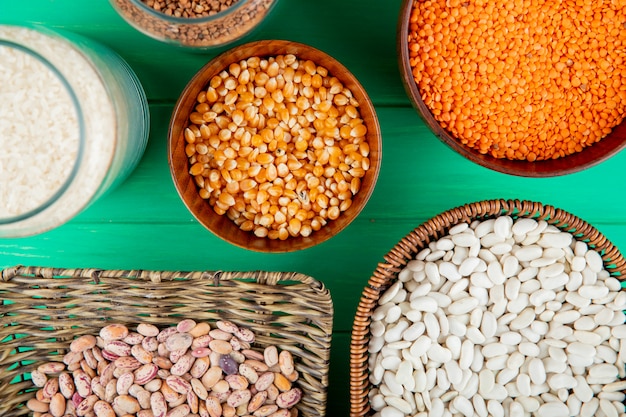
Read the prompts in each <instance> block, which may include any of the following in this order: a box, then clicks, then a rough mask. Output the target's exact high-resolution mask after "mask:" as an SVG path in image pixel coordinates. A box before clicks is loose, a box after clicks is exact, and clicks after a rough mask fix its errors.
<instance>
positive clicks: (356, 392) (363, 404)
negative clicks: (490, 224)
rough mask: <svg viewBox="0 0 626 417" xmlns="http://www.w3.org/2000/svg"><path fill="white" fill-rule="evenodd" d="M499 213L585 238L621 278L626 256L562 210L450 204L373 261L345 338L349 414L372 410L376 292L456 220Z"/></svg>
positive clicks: (520, 204) (525, 203)
mask: <svg viewBox="0 0 626 417" xmlns="http://www.w3.org/2000/svg"><path fill="white" fill-rule="evenodd" d="M499 216H511V217H513V218H532V219H535V220H537V221H539V220H544V221H546V222H548V224H550V225H553V226H555V227H558V228H559V229H560V230H562V231H564V232H568V233H571V234H572V236H573V237H574V239H576V240H579V241H584V242H585V243H586V244H587V245H588V246H589V248H590V250H595V251H596V252H598V253H599V254H600V256H601V257H602V261H603V263H604V268H605V269H607V270H608V271H609V273H610V274H611V276H613V277H616V278H618V279H621V280H623V279H624V277H626V259H624V256H623V255H622V253H620V251H619V249H618V248H617V247H616V246H614V245H613V243H611V242H610V241H609V240H608V239H607V238H606V237H605V236H604V235H603V234H602V233H601V232H600V231H599V230H598V229H596V228H595V227H594V226H592V225H591V224H590V223H587V222H586V221H585V220H583V219H581V218H580V217H577V216H575V215H573V214H571V213H569V212H567V211H565V210H562V209H559V208H556V207H554V206H551V205H547V204H543V203H540V202H534V201H529V200H505V199H495V200H482V201H477V202H473V203H467V204H464V205H462V206H458V207H455V208H451V209H449V210H447V211H444V212H442V213H440V214H438V215H436V216H435V217H432V218H431V219H429V220H427V221H425V222H424V223H422V224H420V225H419V226H418V227H416V228H415V229H413V230H412V231H410V232H409V233H408V234H407V235H406V236H405V237H404V238H402V239H401V240H400V241H399V242H398V243H397V244H396V245H395V246H394V247H393V248H392V249H391V250H390V251H389V252H388V253H387V254H386V255H385V256H384V257H383V259H384V261H381V262H379V263H378V265H377V267H376V269H375V271H374V272H373V274H372V275H371V277H370V278H369V280H368V282H367V285H366V286H365V287H364V289H363V291H362V295H361V298H360V301H359V304H358V307H357V310H356V313H355V318H354V322H353V326H352V332H351V339H350V417H364V416H369V415H371V413H370V411H371V407H370V405H369V392H370V388H371V383H370V381H369V363H368V359H369V353H368V343H369V325H370V323H371V315H372V312H373V310H374V308H375V307H376V306H377V303H378V300H379V298H380V296H381V295H382V294H383V293H384V291H385V290H386V289H387V288H389V286H390V285H391V284H393V282H395V280H396V279H397V275H398V273H399V272H400V271H401V269H402V268H403V267H404V266H405V265H406V264H407V263H408V262H409V261H410V260H411V259H413V258H414V257H415V255H416V254H417V253H418V252H419V251H420V250H421V249H423V248H424V247H427V246H428V244H429V243H430V242H431V241H433V240H437V239H439V238H441V237H442V236H444V235H445V234H447V232H448V230H449V229H450V228H451V227H452V226H455V225H457V224H459V223H468V224H469V223H471V222H472V221H474V220H486V219H490V218H495V217H499Z"/></svg>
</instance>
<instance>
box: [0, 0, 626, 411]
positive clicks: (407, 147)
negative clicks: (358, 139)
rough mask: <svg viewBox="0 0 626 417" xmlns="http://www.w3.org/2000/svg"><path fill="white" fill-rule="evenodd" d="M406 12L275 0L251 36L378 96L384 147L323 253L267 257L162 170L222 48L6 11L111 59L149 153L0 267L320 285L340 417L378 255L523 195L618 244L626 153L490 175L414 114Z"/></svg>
mask: <svg viewBox="0 0 626 417" xmlns="http://www.w3.org/2000/svg"><path fill="white" fill-rule="evenodd" d="M400 3H401V0H389V1H386V2H380V1H374V0H342V1H334V0H317V1H310V0H279V1H278V3H277V5H276V7H275V8H274V9H273V10H272V13H271V14H270V16H269V17H268V19H267V21H266V22H265V23H264V24H263V25H262V26H261V27H260V28H259V30H258V31H256V32H255V33H254V34H253V35H252V36H249V37H248V38H247V39H246V41H249V40H260V39H287V40H292V41H296V42H303V43H306V44H309V45H311V46H314V47H316V48H318V49H320V50H322V51H324V52H326V53H328V54H329V55H331V56H333V57H334V58H336V59H337V60H338V61H339V62H341V63H342V64H343V65H344V66H345V67H346V68H348V69H349V70H350V72H352V73H353V74H354V75H355V76H356V77H357V79H359V81H360V82H361V84H362V85H363V87H364V88H365V90H366V91H367V93H368V94H369V96H370V98H371V99H372V102H373V103H374V107H375V109H376V112H377V115H378V119H379V123H380V128H381V132H382V138H383V141H382V155H383V157H382V164H381V171H380V174H379V177H378V181H377V183H376V188H375V189H374V192H373V194H372V196H371V197H370V199H369V201H368V203H367V205H366V207H365V208H364V209H363V211H362V212H361V213H360V215H359V216H358V217H357V219H356V220H355V221H354V222H352V223H351V224H350V225H349V226H348V227H346V229H344V230H343V231H342V232H341V233H339V234H337V235H336V236H334V237H333V238H332V239H330V240H328V241H326V242H324V243H322V244H320V245H319V246H316V247H313V248H310V249H306V250H302V251H297V252H292V253H278V254H265V253H258V252H253V251H249V250H246V249H242V248H239V247H237V246H234V245H231V244H229V243H228V242H225V241H223V240H221V239H219V238H217V237H216V236H215V235H213V234H212V233H210V232H208V231H207V230H206V229H205V228H204V227H202V226H201V225H200V224H199V223H198V222H197V221H196V220H195V219H194V217H193V216H192V215H191V214H190V213H189V211H188V210H187V209H186V207H185V205H184V204H183V202H182V200H181V199H180V197H179V196H178V194H177V192H176V189H175V187H174V184H173V181H172V178H171V175H170V172H169V168H168V163H167V131H168V124H169V120H170V117H171V114H172V111H173V108H174V105H175V102H176V99H177V98H178V96H179V94H180V92H181V91H182V90H183V88H184V87H185V85H186V84H187V82H188V81H189V80H190V79H191V77H192V76H193V75H194V74H195V73H196V72H197V71H198V70H199V69H200V68H201V67H202V66H203V65H205V64H206V63H207V62H209V60H210V59H211V58H212V57H214V56H217V54H219V53H220V52H222V51H221V50H216V51H211V52H202V53H196V52H189V51H185V50H182V49H180V48H177V47H174V46H171V45H166V44H163V43H160V42H158V41H155V40H153V39H150V38H148V37H146V36H144V35H142V34H141V33H139V32H137V31H136V30H134V29H133V28H132V27H130V26H129V25H128V24H126V23H125V22H124V20H123V19H122V18H120V17H119V16H118V15H117V14H116V13H115V11H114V10H113V9H112V7H111V6H110V5H109V3H108V1H107V0H93V1H90V2H89V4H88V6H86V2H84V1H80V0H31V1H29V2H19V1H13V2H2V5H1V6H0V23H14V24H19V23H26V22H35V23H40V24H43V25H46V26H50V27H52V28H62V29H64V30H70V31H75V32H77V33H80V34H83V35H86V36H89V37H91V38H93V39H95V40H98V41H100V42H102V43H104V44H105V45H107V46H109V47H111V48H112V49H113V50H115V51H117V52H118V53H119V54H120V55H121V56H122V57H123V58H124V59H126V61H127V62H128V63H129V64H130V66H131V67H132V68H133V70H134V71H135V72H136V73H137V75H138V77H139V79H140V80H141V82H142V84H143V85H144V87H145V89H146V93H147V95H148V99H149V102H150V112H151V123H152V124H151V133H150V139H149V143H148V148H147V149H146V152H145V154H144V156H143V159H142V160H141V162H140V164H139V166H138V167H137V169H136V170H135V171H134V172H133V173H132V175H131V176H130V178H129V179H128V180H127V181H125V182H124V183H123V184H122V185H121V186H120V187H119V188H117V189H115V190H113V191H112V192H110V193H109V194H107V195H106V196H104V197H103V198H102V199H100V200H98V201H97V202H96V203H94V204H93V205H92V206H90V207H89V208H88V209H87V210H86V211H84V212H83V213H81V214H80V215H79V216H77V217H76V218H75V219H74V220H72V221H70V222H69V223H67V224H65V225H64V226H62V227H59V228H57V229H55V230H52V231H50V232H48V233H45V234H42V235H39V236H34V237H30V238H23V239H2V240H0V268H5V267H10V266H13V265H16V264H23V265H36V266H51V267H59V268H78V267H85V268H90V267H91V268H103V269H147V270H218V269H222V270H239V271H241V270H256V269H263V270H269V271H297V272H300V273H303V274H307V275H309V276H312V277H314V278H316V279H318V280H320V281H322V282H324V284H325V285H326V287H327V288H328V289H329V290H330V292H331V295H332V298H333V304H334V306H335V320H334V325H333V331H334V334H333V341H332V348H331V364H330V377H329V384H330V389H329V395H328V408H327V409H328V415H329V416H345V415H348V413H349V403H350V401H349V393H348V386H349V375H348V374H349V344H350V329H351V326H352V322H353V319H354V316H355V312H356V308H357V305H358V302H359V297H360V296H361V293H362V291H363V288H364V287H365V286H366V285H367V282H368V279H369V277H370V276H371V274H372V273H373V271H374V270H375V269H376V266H377V264H378V262H380V261H382V260H383V256H384V255H385V254H386V253H387V252H389V250H390V249H391V248H393V247H394V246H395V245H396V243H397V242H398V241H400V240H401V239H402V238H403V237H404V236H406V235H407V234H408V233H409V232H410V231H412V230H413V229H414V228H416V227H417V226H419V225H420V224H421V223H423V222H425V221H427V220H428V219H430V218H432V217H434V216H436V215H437V214H439V213H441V212H444V211H446V210H448V209H450V208H453V207H457V206H459V205H462V204H465V203H469V202H474V201H480V200H485V199H493V198H506V199H528V200H533V201H539V202H542V203H544V204H550V205H553V206H555V207H559V208H562V209H564V210H567V211H568V212H570V213H572V214H574V215H576V216H579V217H581V218H582V219H584V220H585V221H587V222H589V223H591V224H592V225H594V226H595V227H596V228H598V230H600V231H601V232H602V233H603V234H604V235H605V236H606V237H607V238H608V239H609V240H611V241H612V242H613V243H614V244H615V245H617V246H618V247H621V248H626V211H625V210H626V209H625V208H624V207H626V178H625V174H624V166H626V152H624V151H622V152H620V153H618V154H616V155H615V156H613V157H612V158H610V159H609V160H606V161H604V162H602V163H600V164H598V165H596V166H593V167H591V168H589V169H586V170H584V171H582V172H578V173H575V174H569V175H564V176H559V177H553V178H524V177H517V176H511V175H507V174H503V173H500V172H495V171H492V170H488V169H487V168H484V167H483V166H480V165H478V164H475V163H473V162H471V161H470V160H468V159H466V158H464V157H462V156H460V155H459V154H458V153H456V152H454V151H453V150H452V149H451V148H450V147H448V146H446V145H445V144H444V143H443V142H441V141H440V140H439V139H437V138H436V137H435V135H434V134H433V133H432V132H431V130H430V129H429V128H428V126H427V125H426V124H425V123H424V122H423V121H422V120H421V118H420V117H419V115H418V114H417V112H416V111H415V109H414V108H413V107H412V105H411V102H410V101H409V99H408V96H407V94H406V92H405V90H404V87H403V85H402V80H401V77H400V72H399V70H398V58H397V54H396V31H397V27H396V26H397V22H398V17H399V12H400ZM4 320H6V319H5V318H2V317H0V321H2V322H3V321H4Z"/></svg>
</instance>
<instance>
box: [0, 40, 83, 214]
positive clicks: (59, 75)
mask: <svg viewBox="0 0 626 417" xmlns="http://www.w3.org/2000/svg"><path fill="white" fill-rule="evenodd" d="M0 46H6V47H9V48H13V49H15V50H18V51H20V52H23V53H26V54H28V55H30V56H31V57H32V58H34V59H36V60H37V61H38V62H39V63H41V64H43V65H44V66H45V67H46V68H47V69H48V70H49V71H50V72H51V73H52V74H53V75H54V76H55V77H56V78H57V80H58V81H59V82H60V83H61V85H62V86H63V88H64V89H65V91H66V92H67V94H68V96H69V98H70V101H71V103H72V107H73V109H74V111H75V112H76V118H77V121H78V123H77V124H78V149H77V152H76V158H75V159H74V165H73V166H72V169H71V171H70V172H69V174H68V175H67V178H65V180H64V182H63V184H61V186H60V187H59V188H58V189H57V190H56V191H55V192H54V193H53V194H52V195H51V196H50V197H49V198H47V199H46V200H44V201H43V202H42V203H40V204H39V205H38V206H37V207H34V208H32V209H30V210H28V211H26V212H24V213H20V214H18V215H15V216H10V217H0V226H2V225H9V224H12V223H17V222H19V221H22V220H25V219H28V218H30V217H33V216H35V215H38V214H39V213H41V212H43V211H44V210H46V209H47V208H49V207H50V206H51V205H52V204H54V202H55V201H57V200H58V199H59V197H61V196H62V195H63V194H64V193H65V192H66V191H67V189H68V188H69V187H70V185H71V184H72V182H73V181H74V180H75V178H76V175H77V173H78V169H79V167H80V163H81V161H82V160H83V155H84V152H85V123H84V114H83V111H82V108H81V106H80V101H79V100H78V97H77V96H76V93H75V92H74V90H73V88H72V86H71V85H70V83H69V82H68V81H67V79H66V78H65V76H64V75H63V74H62V73H61V72H60V71H59V70H58V69H57V68H56V67H55V66H54V64H52V63H51V62H50V61H49V60H48V59H47V58H45V57H44V56H43V55H41V54H40V53H38V52H37V51H35V50H33V49H31V48H29V47H27V46H25V45H22V44H20V43H17V42H15V41H11V40H7V39H1V38H0Z"/></svg>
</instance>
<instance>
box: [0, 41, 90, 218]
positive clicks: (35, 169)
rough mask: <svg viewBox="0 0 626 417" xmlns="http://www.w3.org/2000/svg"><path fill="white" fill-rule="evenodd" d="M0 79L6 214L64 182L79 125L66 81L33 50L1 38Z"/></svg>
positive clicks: (30, 205)
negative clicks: (2, 40)
mask: <svg viewBox="0 0 626 417" xmlns="http://www.w3.org/2000/svg"><path fill="white" fill-rule="evenodd" d="M0 80H2V81H1V82H0V132H2V133H0V149H2V152H0V218H8V217H14V216H18V215H21V214H24V213H26V212H29V211H31V210H34V209H36V208H38V207H39V206H41V205H42V204H44V203H45V202H46V201H48V200H49V199H50V198H51V197H52V196H53V194H54V193H55V192H56V191H57V190H59V189H60V188H61V187H62V185H63V183H64V182H65V181H66V180H67V178H68V177H69V174H70V172H71V170H72V167H73V166H74V163H75V160H76V156H77V154H78V146H79V140H80V137H79V134H80V131H79V123H78V118H77V113H76V109H75V106H74V103H73V101H72V99H71V97H70V95H69V94H68V91H67V88H66V86H65V85H63V83H62V82H61V81H60V79H59V77H58V76H57V74H55V73H54V72H53V71H52V70H51V69H50V68H49V67H48V66H47V65H45V64H44V63H42V62H41V61H40V60H38V59H37V58H35V57H34V56H33V55H32V54H30V53H28V52H26V51H23V50H20V49H17V48H14V47H9V46H6V45H1V44H0Z"/></svg>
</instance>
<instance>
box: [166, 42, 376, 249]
mask: <svg viewBox="0 0 626 417" xmlns="http://www.w3.org/2000/svg"><path fill="white" fill-rule="evenodd" d="M258 48H267V49H269V50H271V52H269V53H261V54H255V53H254V52H255V50H257V49H258ZM281 54H282V55H284V54H294V55H296V56H298V57H302V59H308V58H307V57H309V56H311V55H314V56H318V57H320V56H321V57H323V59H324V60H327V61H328V62H324V63H323V64H321V63H320V62H316V64H318V65H323V66H324V67H325V68H327V69H328V70H329V73H330V74H332V75H333V76H335V77H337V78H339V79H340V81H341V82H342V83H343V84H344V85H345V84H346V80H348V81H349V84H350V90H351V91H352V93H353V95H354V96H355V97H356V98H357V100H358V101H359V109H361V111H362V109H364V108H365V109H366V111H367V114H368V116H369V117H364V116H363V113H361V117H362V118H363V120H364V122H365V123H367V126H368V133H367V136H366V138H367V141H368V143H369V144H370V156H369V157H370V162H371V164H370V167H369V169H368V170H367V172H366V174H365V177H363V179H362V183H364V182H365V178H366V177H367V181H368V184H369V186H368V187H361V189H360V190H359V191H358V192H357V194H356V195H355V196H354V199H353V204H352V205H351V206H350V208H348V209H347V210H346V211H345V212H342V213H341V215H340V217H339V219H341V218H342V217H343V218H344V219H347V220H345V221H343V222H338V221H337V220H329V221H328V223H327V224H326V225H325V226H324V227H322V229H320V230H319V231H315V232H313V233H312V234H311V235H310V236H308V237H303V236H297V237H292V236H290V237H289V238H287V239H286V240H284V241H281V240H278V239H269V238H259V237H256V236H255V235H254V234H253V233H252V232H243V231H241V230H240V229H239V228H238V227H236V225H234V223H233V222H232V220H230V219H228V218H227V217H226V216H220V215H218V214H216V213H214V212H213V209H212V207H210V206H209V209H210V210H211V212H212V214H211V216H213V214H215V216H219V217H220V218H222V219H225V220H226V221H227V222H228V223H231V224H232V225H233V226H234V227H235V228H237V230H239V232H236V233H237V234H238V235H239V236H240V238H239V239H235V238H233V237H231V236H226V235H224V234H223V233H220V232H219V231H218V230H215V229H219V227H217V226H218V225H214V226H213V227H211V226H210V225H208V224H206V222H205V221H204V220H203V219H202V218H201V217H200V216H199V214H198V213H197V209H198V206H199V205H208V202H206V201H204V200H202V201H198V200H201V199H200V198H199V197H198V198H196V199H195V200H196V201H190V199H188V198H186V195H185V193H186V192H187V191H188V188H189V186H190V184H189V183H190V182H191V183H193V184H191V185H192V186H193V187H194V188H195V189H196V192H197V186H196V184H195V182H194V181H193V178H191V177H190V176H189V173H188V172H184V173H183V172H179V170H178V169H177V168H176V167H175V166H174V160H175V155H176V152H177V150H178V151H180V150H181V149H180V147H178V148H179V149H177V146H176V143H177V142H181V140H182V141H183V142H184V138H183V137H182V132H183V131H184V128H181V127H177V126H176V123H175V121H176V117H177V115H179V114H182V113H185V112H188V110H187V109H189V108H192V106H188V104H189V103H193V102H194V101H195V97H196V96H197V93H198V92H199V91H201V90H202V89H203V88H199V89H198V88H194V87H193V86H194V85H199V86H203V87H206V85H207V84H208V82H209V80H210V78H211V77H212V76H214V75H216V74H218V73H219V72H220V71H221V70H223V69H224V68H225V67H224V65H226V66H227V65H229V63H232V62H238V61H240V60H241V59H245V58H247V57H252V56H260V57H270V56H276V55H281ZM318 59H319V58H318ZM224 62H225V64H224ZM220 63H221V64H220ZM222 64H223V65H222ZM190 97H193V99H190ZM372 145H374V146H372ZM182 150H184V147H183V148H182ZM167 155H168V165H169V168H170V174H171V177H172V180H173V182H174V186H175V188H176V191H177V193H178V195H179V197H180V198H181V200H182V201H183V203H184V204H185V206H186V208H187V209H188V210H189V212H190V213H191V214H192V215H193V216H194V218H195V219H196V220H197V221H198V222H199V223H200V224H201V225H202V226H203V227H204V228H206V229H208V230H209V231H211V232H212V233H213V234H214V235H216V236H217V237H219V238H221V239H222V240H224V241H226V242H229V243H231V244H233V245H235V246H238V247H241V248H244V249H249V250H253V251H257V252H269V253H281V252H293V251H297V250H303V249H307V248H310V247H312V246H316V245H318V244H320V243H323V242H325V241H327V240H329V239H330V238H331V237H334V236H336V235H337V234H339V233H340V232H341V231H343V230H344V229H345V228H346V227H348V226H349V225H350V224H351V223H352V222H353V221H354V220H355V219H356V218H357V217H358V216H359V214H360V213H361V212H362V210H363V209H364V208H365V206H366V205H367V203H368V201H369V199H370V197H371V195H372V194H373V192H374V189H375V186H376V183H377V181H378V176H379V174H380V169H381V165H382V134H381V129H380V123H379V120H378V115H377V113H376V109H375V106H374V104H373V102H372V101H371V99H370V97H369V95H368V94H367V91H366V90H365V88H364V87H363V85H362V84H361V83H360V81H359V80H358V79H357V77H356V76H355V75H354V74H353V73H352V72H350V71H349V70H348V69H347V68H346V67H345V66H344V65H343V64H342V63H341V62H340V61H339V60H337V59H336V58H334V57H333V56H331V55H330V54H328V53H326V52H324V51H322V50H320V49H318V48H315V47H313V46H311V45H308V44H304V43H300V42H294V41H289V40H282V39H271V40H268V39H266V40H255V41H251V42H247V43H244V44H240V45H238V46H235V47H233V48H231V49H229V50H226V51H224V52H222V53H220V54H218V55H217V56H215V57H214V58H212V59H211V60H209V62H207V63H206V64H205V65H204V66H202V67H201V68H200V69H199V70H198V71H197V72H196V73H195V74H194V76H193V77H192V78H191V79H190V81H189V82H188V83H187V85H186V86H185V87H184V89H183V90H182V92H181V94H180V96H179V98H178V100H177V102H176V104H175V106H174V109H173V111H172V116H171V118H170V123H169V127H168V142H167ZM179 168H180V167H179ZM183 177H184V178H185V179H183ZM357 199H358V200H357ZM346 214H347V216H348V217H344V216H346ZM221 223H225V222H224V221H222V222H221ZM227 227H228V226H227ZM321 231H326V233H321ZM242 236H245V238H243V237H242Z"/></svg>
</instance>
